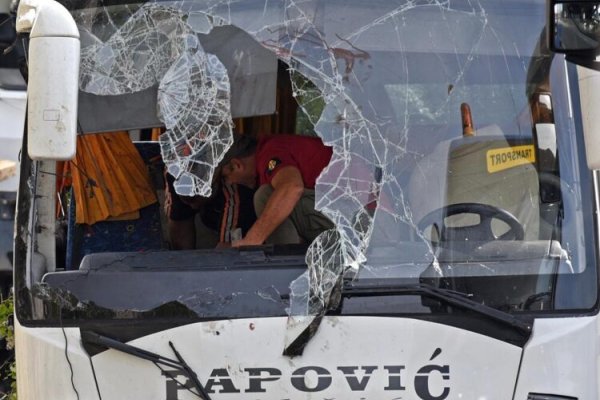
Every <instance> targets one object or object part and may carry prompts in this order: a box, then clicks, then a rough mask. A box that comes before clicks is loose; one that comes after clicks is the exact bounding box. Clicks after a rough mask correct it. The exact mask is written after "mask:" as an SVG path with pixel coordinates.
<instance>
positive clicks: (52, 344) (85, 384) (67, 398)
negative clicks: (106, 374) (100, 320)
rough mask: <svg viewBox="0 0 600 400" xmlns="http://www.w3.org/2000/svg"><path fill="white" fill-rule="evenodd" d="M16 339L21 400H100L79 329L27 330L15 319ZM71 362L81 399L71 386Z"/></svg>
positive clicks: (18, 389) (18, 383)
mask: <svg viewBox="0 0 600 400" xmlns="http://www.w3.org/2000/svg"><path fill="white" fill-rule="evenodd" d="M65 336H66V339H65ZM15 339H16V347H15V349H16V355H17V360H18V361H17V376H18V379H17V385H18V388H17V391H18V393H19V399H25V400H28V399H29V400H33V399H37V400H42V399H44V400H71V399H73V400H75V399H78V398H79V399H86V400H87V399H97V398H98V395H97V393H96V387H95V385H94V381H93V375H92V372H91V371H92V370H91V364H90V361H89V359H88V356H87V354H86V353H85V350H83V348H82V347H81V341H80V340H79V329H77V328H65V329H64V332H63V330H62V329H60V328H25V327H23V326H21V325H20V324H19V322H18V321H17V320H16V319H15ZM66 344H68V347H67V349H68V352H67V353H68V359H67V355H65V345H66ZM69 362H70V363H71V367H72V369H73V381H74V384H75V387H76V388H77V391H78V392H79V397H77V394H76V393H75V391H74V390H73V386H72V385H71V372H70V371H71V367H69ZM115 400H116V398H115Z"/></svg>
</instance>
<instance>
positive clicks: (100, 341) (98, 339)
mask: <svg viewBox="0 0 600 400" xmlns="http://www.w3.org/2000/svg"><path fill="white" fill-rule="evenodd" d="M81 341H82V342H84V343H89V344H94V345H97V346H102V347H107V348H110V349H115V350H118V351H121V352H123V353H127V354H130V355H132V356H134V357H138V358H142V359H144V360H148V361H150V362H153V363H156V364H160V365H163V366H165V367H168V368H172V369H174V370H176V371H180V372H182V373H183V374H184V375H186V376H187V377H188V378H189V379H190V380H191V381H192V383H193V384H194V387H195V388H196V390H197V391H198V393H194V392H192V393H194V394H195V395H196V396H198V397H199V398H201V399H203V400H211V399H210V397H209V395H208V393H206V389H204V386H202V383H200V380H199V379H198V376H197V375H196V373H195V372H194V370H192V368H191V367H190V366H189V365H188V364H187V363H186V362H185V360H184V359H183V357H181V354H179V352H178V351H177V349H175V346H174V345H173V343H172V342H170V341H169V346H170V347H171V349H172V350H173V353H175V357H177V360H172V359H170V358H167V357H163V356H161V355H160V354H156V353H152V352H151V351H147V350H144V349H140V348H139V347H135V346H132V345H130V344H126V343H123V342H120V341H118V340H115V339H111V338H109V337H106V336H102V335H99V334H97V333H95V332H91V331H82V332H81Z"/></svg>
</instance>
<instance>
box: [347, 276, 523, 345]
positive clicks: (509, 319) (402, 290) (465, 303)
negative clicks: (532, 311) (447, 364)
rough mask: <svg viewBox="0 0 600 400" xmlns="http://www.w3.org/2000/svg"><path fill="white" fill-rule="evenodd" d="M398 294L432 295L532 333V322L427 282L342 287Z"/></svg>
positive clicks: (363, 293) (365, 293)
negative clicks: (426, 283)
mask: <svg viewBox="0 0 600 400" xmlns="http://www.w3.org/2000/svg"><path fill="white" fill-rule="evenodd" d="M398 295H417V296H427V297H432V298H435V299H437V300H441V301H443V302H445V303H447V304H450V305H452V306H456V307H461V308H464V309H467V310H470V311H474V312H476V313H479V314H481V315H484V316H486V317H488V318H490V319H493V320H494V321H498V322H501V323H503V324H505V325H508V326H510V327H512V328H514V329H516V330H518V331H519V332H521V333H523V334H525V335H530V334H531V329H532V327H531V324H530V323H527V322H524V321H523V320H521V319H519V318H517V317H515V316H514V315H511V314H509V313H507V312H504V311H500V310H498V309H495V308H492V307H489V306H486V305H485V304H481V303H478V302H476V301H473V300H471V299H470V298H469V295H468V294H466V293H461V292H457V291H454V290H450V289H442V288H437V287H434V286H430V285H425V284H414V285H381V284H360V285H357V284H352V283H350V284H346V285H344V288H343V289H342V296H343V297H345V298H351V297H371V296H398Z"/></svg>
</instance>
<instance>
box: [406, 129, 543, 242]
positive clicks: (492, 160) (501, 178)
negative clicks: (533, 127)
mask: <svg viewBox="0 0 600 400" xmlns="http://www.w3.org/2000/svg"><path fill="white" fill-rule="evenodd" d="M486 130H487V132H490V133H491V134H487V135H485V134H483V135H482V134H481V133H482V131H483V130H480V131H479V132H478V133H479V135H478V136H470V137H461V138H456V139H452V140H449V141H444V142H441V143H439V144H438V145H437V146H436V148H435V149H434V151H433V152H432V153H431V154H430V155H428V156H426V157H424V158H423V159H421V160H420V161H419V162H418V163H417V166H416V169H415V171H414V172H413V174H412V176H411V179H410V183H409V199H410V204H411V208H412V213H413V218H414V219H413V220H414V221H415V223H418V222H419V221H420V220H421V219H422V218H423V217H424V216H426V215H427V214H429V213H430V212H433V211H435V210H439V209H441V208H443V207H445V206H449V205H453V204H460V203H480V204H484V205H490V206H493V207H496V208H499V209H502V210H505V211H508V212H509V213H511V214H512V215H513V216H515V217H516V218H517V220H518V221H519V222H520V224H521V225H522V226H523V229H524V232H525V236H524V239H525V240H536V239H538V237H539V231H540V229H539V228H540V196H539V181H538V174H537V171H536V168H535V165H534V163H535V148H534V146H533V144H532V142H531V141H529V142H527V141H524V140H523V139H517V138H515V139H511V138H506V137H505V136H504V135H502V132H501V131H500V128H498V127H497V126H494V127H491V129H486ZM515 151H522V152H523V151H524V152H525V153H522V154H525V155H527V156H528V159H527V158H526V159H522V158H518V157H514V159H511V156H513V154H514V152H515ZM446 223H447V225H448V226H449V227H467V226H471V225H474V224H477V223H478V217H477V216H476V215H474V214H468V213H465V214H459V215H455V216H452V217H449V218H447V220H446ZM507 230H508V227H507V225H506V224H505V223H504V222H502V221H500V220H493V221H492V231H493V233H494V234H495V236H500V235H501V234H503V233H505V232H506V231H507Z"/></svg>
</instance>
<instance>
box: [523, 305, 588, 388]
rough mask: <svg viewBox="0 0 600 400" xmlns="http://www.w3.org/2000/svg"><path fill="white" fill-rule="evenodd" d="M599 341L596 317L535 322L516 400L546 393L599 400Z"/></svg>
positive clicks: (550, 319) (527, 346) (525, 350)
mask: <svg viewBox="0 0 600 400" xmlns="http://www.w3.org/2000/svg"><path fill="white" fill-rule="evenodd" d="M599 340H600V337H599V335H598V318H597V317H579V318H548V319H539V320H536V321H535V324H534V327H533V336H532V338H531V339H530V341H529V343H527V345H526V346H525V349H524V353H523V362H522V365H521V372H520V374H519V382H518V385H517V390H516V394H515V397H514V398H515V399H526V398H527V394H528V393H547V394H557V395H563V396H572V397H575V398H578V399H581V400H588V399H589V400H592V399H599V398H600V381H599V379H598V377H599V376H600V371H599V370H598V360H599V359H600V351H599V343H600V342H599Z"/></svg>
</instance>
